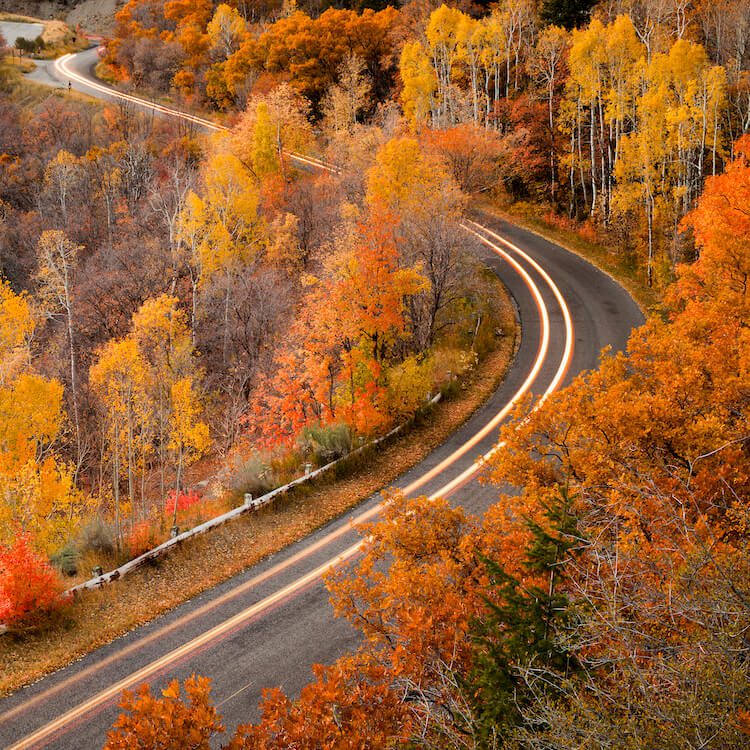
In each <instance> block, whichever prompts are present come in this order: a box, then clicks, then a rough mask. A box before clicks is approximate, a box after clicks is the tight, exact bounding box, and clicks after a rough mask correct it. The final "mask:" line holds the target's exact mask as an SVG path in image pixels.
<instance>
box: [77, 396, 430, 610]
mask: <svg viewBox="0 0 750 750" xmlns="http://www.w3.org/2000/svg"><path fill="white" fill-rule="evenodd" d="M441 396H442V394H441V393H438V394H437V395H436V396H434V397H433V398H431V399H429V400H428V401H427V403H428V404H429V405H434V404H436V403H438V401H440V398H441ZM410 421H411V420H410ZM410 421H407V422H402V423H401V424H400V425H397V426H396V427H394V428H393V429H392V430H391V431H390V432H388V433H386V434H385V435H382V436H381V437H379V438H377V439H375V440H371V441H370V442H369V443H365V444H364V445H361V446H360V447H359V448H355V449H354V450H353V451H350V452H349V453H347V454H346V455H345V456H342V457H341V458H337V459H336V460H335V461H330V462H329V463H327V464H325V465H323V466H321V467H320V468H318V469H315V470H314V471H310V472H308V473H306V474H303V475H302V476H301V477H297V479H294V480H292V481H291V482H288V483H287V484H284V485H282V486H281V487H277V488H276V489H274V490H271V491H270V492H267V493H266V494H265V495H261V496H260V497H257V498H252V497H251V498H250V499H249V500H247V501H246V502H245V503H243V504H242V505H240V506H238V507H237V508H232V510H230V511H227V512H226V513H222V514H221V515H220V516H216V517H214V518H211V519H210V520H208V521H204V522H203V523H201V524H198V526H193V528H192V529H188V530H187V531H183V532H182V533H181V534H177V535H176V536H174V537H172V538H171V539H167V541H166V542H162V543H161V544H160V545H158V546H157V547H154V548H153V549H150V550H149V551H148V552H144V553H143V554H142V555H139V556H138V557H135V558H133V559H132V560H129V561H128V562H126V563H125V564H123V565H121V566H120V567H119V568H115V569H114V570H110V571H109V572H107V573H102V574H101V575H99V576H95V577H94V578H91V579H89V580H88V581H85V582H84V583H79V584H78V585H76V586H73V587H72V588H70V589H68V590H67V591H66V592H65V593H66V594H67V595H70V596H75V595H76V594H77V593H78V592H80V591H86V590H90V589H95V588H99V587H100V586H104V585H105V584H107V583H112V582H114V581H118V580H119V579H120V578H122V577H123V576H126V575H127V574H128V573H132V572H133V571H134V570H137V569H138V568H140V567H141V566H142V565H144V564H146V563H147V562H149V561H151V560H155V559H156V558H158V557H161V556H162V555H164V554H165V553H166V552H167V551H169V550H170V549H171V548H172V547H174V546H176V545H178V544H181V543H182V542H184V541H186V540H188V539H192V538H193V537H196V536H198V535H199V534H204V533H205V532H207V531H210V530H211V529H215V528H217V527H218V526H221V525H223V524H225V523H227V522H228V521H231V520H232V519H234V518H239V517H240V516H242V515H244V514H246V513H252V512H253V511H256V510H258V509H259V508H262V507H263V506H264V505H268V504H269V503H271V502H273V500H275V499H276V498H277V497H279V496H280V495H283V494H285V493H287V492H289V490H291V489H293V488H294V487H298V486H299V485H301V484H304V483H305V482H310V481H312V480H313V479H316V478H317V477H319V476H321V475H322V474H326V473H327V472H329V471H331V469H333V468H334V467H336V466H338V465H339V464H341V463H342V462H344V461H347V460H348V459H350V458H351V457H352V456H356V455H357V454H359V453H362V452H364V451H366V450H368V449H370V448H373V447H374V446H376V445H379V444H380V443H382V442H384V441H385V440H388V439H389V438H391V437H393V436H394V435H396V434H398V433H399V432H401V430H403V429H404V428H405V427H406V426H407V425H408V424H410Z"/></svg>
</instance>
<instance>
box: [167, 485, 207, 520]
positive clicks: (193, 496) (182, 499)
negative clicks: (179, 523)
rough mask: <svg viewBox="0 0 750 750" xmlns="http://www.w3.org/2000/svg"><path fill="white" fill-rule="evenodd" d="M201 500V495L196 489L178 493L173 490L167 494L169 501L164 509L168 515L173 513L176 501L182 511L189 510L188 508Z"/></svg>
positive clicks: (178, 508)
mask: <svg viewBox="0 0 750 750" xmlns="http://www.w3.org/2000/svg"><path fill="white" fill-rule="evenodd" d="M200 501H201V496H200V495H199V494H198V493H197V492H196V491H195V490H190V492H178V493H176V492H175V491H174V490H172V492H170V493H169V495H168V496H167V502H166V504H165V506H164V510H165V512H166V513H167V515H172V514H173V513H174V506H175V502H176V503H177V510H178V511H181V510H187V509H188V508H191V507H193V506H194V505H197V504H198V503H199V502H200Z"/></svg>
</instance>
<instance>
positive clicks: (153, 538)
mask: <svg viewBox="0 0 750 750" xmlns="http://www.w3.org/2000/svg"><path fill="white" fill-rule="evenodd" d="M158 543H159V540H158V538H157V531H156V528H155V526H154V524H153V522H151V521H139V522H138V523H134V524H133V528H132V529H131V530H130V533H129V534H128V535H127V536H126V537H125V547H126V549H127V550H128V554H129V555H130V557H138V556H139V555H142V554H143V553H144V552H148V550H150V549H153V548H154V547H156V545H157V544H158Z"/></svg>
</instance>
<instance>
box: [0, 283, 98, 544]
mask: <svg viewBox="0 0 750 750" xmlns="http://www.w3.org/2000/svg"><path fill="white" fill-rule="evenodd" d="M34 327H35V326H34V318H33V313H32V309H31V306H30V303H29V300H28V298H27V297H26V296H25V295H18V294H15V293H14V292H13V291H12V290H11V289H10V287H9V286H8V284H7V283H6V282H2V283H1V284H0V362H2V368H0V487H1V488H2V493H1V496H2V503H1V504H0V520H1V521H2V524H1V525H0V530H1V531H2V533H3V541H6V542H7V541H8V540H9V538H10V536H12V535H13V529H14V528H20V529H22V530H23V531H27V532H30V533H33V534H34V537H35V539H36V542H37V544H38V545H39V546H40V547H41V548H43V549H45V550H47V551H53V550H55V549H57V548H58V547H61V546H63V545H64V544H65V543H66V542H67V541H69V539H70V536H71V535H72V534H73V533H74V531H75V529H76V527H77V524H78V522H79V520H80V516H81V512H82V510H83V507H84V499H83V497H82V495H81V493H80V492H79V491H78V490H77V489H76V488H75V486H74V482H73V472H72V470H71V469H70V467H68V466H67V465H66V464H65V462H64V461H63V460H62V459H61V458H60V456H59V455H58V453H57V452H56V451H55V444H56V442H57V441H58V438H59V436H60V432H61V430H62V427H63V420H64V416H65V415H64V411H63V405H62V401H63V387H62V385H61V384H60V383H59V382H58V381H57V380H52V379H48V378H45V377H43V376H41V375H38V374H37V373H35V372H34V369H33V363H32V359H31V350H30V338H31V335H32V334H33V332H34Z"/></svg>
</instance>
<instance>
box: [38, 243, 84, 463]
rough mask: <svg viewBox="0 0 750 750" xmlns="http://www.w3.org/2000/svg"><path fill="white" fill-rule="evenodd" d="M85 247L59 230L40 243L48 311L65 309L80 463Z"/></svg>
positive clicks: (43, 293)
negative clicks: (77, 283)
mask: <svg viewBox="0 0 750 750" xmlns="http://www.w3.org/2000/svg"><path fill="white" fill-rule="evenodd" d="M81 250H82V248H81V247H80V246H76V245H75V244H74V243H73V242H71V241H70V240H69V239H68V238H67V237H66V235H65V233H64V232H61V231H59V230H52V231H47V232H44V233H43V234H42V236H41V237H40V238H39V242H38V244H37V249H36V251H37V258H38V271H37V278H38V279H39V284H40V296H41V298H42V299H43V300H45V302H46V307H47V313H48V314H49V315H54V314H55V313H56V312H57V311H58V310H62V312H63V314H64V315H65V327H66V332H67V339H68V357H69V366H70V400H71V404H72V406H73V428H74V430H75V441H76V466H77V467H79V466H80V465H81V461H82V459H83V445H82V443H81V419H80V415H79V406H78V369H77V366H76V344H75V336H74V324H73V320H74V311H73V298H72V290H73V278H72V277H73V274H74V273H75V269H76V264H77V255H78V253H79V252H80V251H81Z"/></svg>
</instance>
